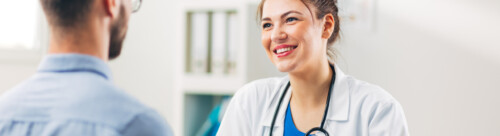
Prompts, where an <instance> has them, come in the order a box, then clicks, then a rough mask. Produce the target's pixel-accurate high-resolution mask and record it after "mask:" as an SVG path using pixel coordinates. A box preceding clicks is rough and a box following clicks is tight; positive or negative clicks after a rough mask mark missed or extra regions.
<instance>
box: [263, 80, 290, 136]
mask: <svg viewBox="0 0 500 136" xmlns="http://www.w3.org/2000/svg"><path fill="white" fill-rule="evenodd" d="M289 81H290V78H289V77H288V76H286V77H285V78H284V79H283V80H282V81H281V82H280V85H279V86H278V87H276V88H275V89H277V90H275V91H273V92H275V93H274V94H272V95H273V96H272V100H271V101H269V103H268V104H266V105H267V108H266V110H265V111H264V114H263V115H264V118H263V121H262V124H261V126H263V127H264V128H263V129H264V131H263V132H264V135H268V134H269V131H270V128H271V123H272V121H273V117H274V114H275V111H276V107H277V106H278V102H279V99H280V97H281V94H283V91H285V90H284V89H285V87H286V85H287V84H288V82H289ZM291 89H292V88H291V87H290V88H289V90H288V91H287V92H286V94H285V97H284V98H283V101H282V103H281V104H280V105H281V106H280V109H279V112H278V115H277V116H276V122H275V123H274V128H273V131H274V132H273V135H283V123H284V121H285V113H286V109H287V107H288V103H289V102H290V97H291V94H292V90H291Z"/></svg>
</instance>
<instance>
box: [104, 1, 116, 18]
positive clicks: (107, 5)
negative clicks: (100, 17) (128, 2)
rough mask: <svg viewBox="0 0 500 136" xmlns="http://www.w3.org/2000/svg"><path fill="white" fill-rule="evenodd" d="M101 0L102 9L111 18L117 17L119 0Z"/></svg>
mask: <svg viewBox="0 0 500 136" xmlns="http://www.w3.org/2000/svg"><path fill="white" fill-rule="evenodd" d="M102 2H104V11H105V12H106V14H107V15H108V16H111V18H115V17H118V14H119V12H120V6H119V5H120V2H119V0H103V1H102Z"/></svg>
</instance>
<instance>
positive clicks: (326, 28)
mask: <svg viewBox="0 0 500 136" xmlns="http://www.w3.org/2000/svg"><path fill="white" fill-rule="evenodd" d="M334 29H335V20H334V19H333V15H332V14H326V15H325V16H324V17H323V30H322V35H321V38H325V39H329V38H330V36H331V35H332V32H333V30H334Z"/></svg>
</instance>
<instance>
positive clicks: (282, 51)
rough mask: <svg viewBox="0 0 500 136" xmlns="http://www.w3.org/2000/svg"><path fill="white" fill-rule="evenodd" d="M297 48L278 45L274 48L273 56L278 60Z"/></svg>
mask: <svg viewBox="0 0 500 136" xmlns="http://www.w3.org/2000/svg"><path fill="white" fill-rule="evenodd" d="M296 48H297V46H296V45H284V44H283V45H279V46H276V47H275V48H274V50H273V52H274V54H276V55H277V56H278V58H281V57H285V56H288V55H290V54H292V52H293V51H294V50H295V49H296Z"/></svg>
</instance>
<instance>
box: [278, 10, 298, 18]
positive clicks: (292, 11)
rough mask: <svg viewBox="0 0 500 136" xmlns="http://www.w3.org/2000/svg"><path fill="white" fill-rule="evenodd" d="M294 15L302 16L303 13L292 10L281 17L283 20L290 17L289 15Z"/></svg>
mask: <svg viewBox="0 0 500 136" xmlns="http://www.w3.org/2000/svg"><path fill="white" fill-rule="evenodd" d="M292 13H296V14H300V15H302V13H300V12H299V11H296V10H290V11H288V12H286V13H284V14H282V15H281V18H285V17H286V16H288V15H289V14H292Z"/></svg>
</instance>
